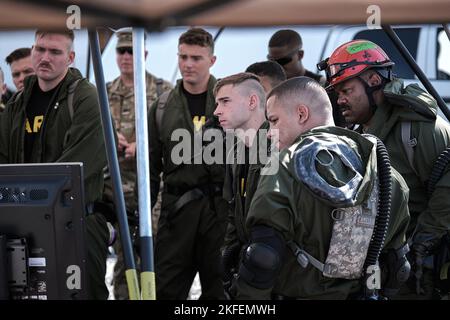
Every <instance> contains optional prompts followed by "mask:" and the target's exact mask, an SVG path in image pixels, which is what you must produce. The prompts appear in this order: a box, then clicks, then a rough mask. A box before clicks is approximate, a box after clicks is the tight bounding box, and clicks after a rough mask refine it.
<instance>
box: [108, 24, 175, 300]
mask: <svg viewBox="0 0 450 320" xmlns="http://www.w3.org/2000/svg"><path fill="white" fill-rule="evenodd" d="M116 36H117V45H116V62H117V66H118V67H119V70H120V76H119V77H117V78H116V79H115V80H114V81H112V82H110V83H108V84H107V90H108V99H109V105H110V108H111V114H112V117H113V119H114V124H115V127H116V130H117V136H118V140H119V141H118V146H117V151H118V159H119V165H120V174H121V178H122V188H123V192H124V197H125V204H126V208H127V212H128V213H129V214H131V215H133V216H134V214H133V213H134V212H136V210H137V204H138V199H137V197H136V196H135V195H136V194H137V193H135V190H134V188H135V182H136V170H137V168H136V132H135V107H134V78H133V77H134V74H133V39H132V29H131V28H122V29H119V30H117V31H116ZM147 53H148V52H147V51H145V57H146V58H147ZM145 82H146V88H147V107H148V108H150V106H151V105H152V103H153V102H154V101H155V100H156V99H157V98H158V97H159V96H160V95H161V94H162V93H163V92H164V91H167V90H169V89H171V88H172V86H171V84H170V83H169V82H167V81H163V80H162V79H158V78H156V77H155V76H154V75H152V74H150V73H149V72H146V73H145ZM104 200H105V201H106V202H108V203H113V193H112V182H111V179H110V178H109V177H108V178H107V179H106V180H105V192H104ZM133 228H137V225H136V226H133ZM133 233H135V232H134V231H133ZM115 243H116V244H115V250H116V253H117V255H118V261H117V263H116V267H115V272H114V294H115V298H116V299H128V289H127V284H126V281H125V275H124V272H125V266H124V264H123V255H122V248H121V244H120V241H116V242H115Z"/></svg>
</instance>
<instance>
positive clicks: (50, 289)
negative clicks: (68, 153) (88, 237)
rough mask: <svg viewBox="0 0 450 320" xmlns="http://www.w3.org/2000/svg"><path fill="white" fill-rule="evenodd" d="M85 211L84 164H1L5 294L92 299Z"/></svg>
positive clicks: (0, 264)
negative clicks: (88, 275)
mask: <svg viewBox="0 0 450 320" xmlns="http://www.w3.org/2000/svg"><path fill="white" fill-rule="evenodd" d="M85 212H86V210H85V206H84V188H83V166H82V164H81V163H57V164H56V163H52V164H16V165H0V277H1V278H2V279H3V280H0V295H3V296H2V298H3V299H5V298H6V299H33V300H34V299H37V300H47V299H69V300H71V299H87V278H88V277H87V274H86V256H87V254H86V244H85ZM1 248H3V249H1ZM2 269H3V272H2V271H1V270H2ZM5 270H6V271H5ZM1 292H3V294H1Z"/></svg>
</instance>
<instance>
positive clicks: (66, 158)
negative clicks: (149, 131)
mask: <svg viewBox="0 0 450 320" xmlns="http://www.w3.org/2000/svg"><path fill="white" fill-rule="evenodd" d="M81 78H82V76H81V73H80V72H79V71H78V70H77V69H74V68H69V70H68V72H67V75H66V76H65V78H64V79H63V80H62V83H61V84H60V86H61V87H60V89H59V92H58V95H57V97H56V99H55V100H54V101H53V102H52V103H53V104H54V107H49V108H48V111H47V113H46V115H45V117H44V120H43V124H42V127H41V130H40V133H39V138H36V139H35V143H34V146H33V150H34V153H33V154H32V158H31V160H30V162H33V163H49V162H82V163H83V173H84V189H85V202H86V204H89V203H92V202H95V201H97V200H100V199H101V197H102V192H103V168H104V167H105V166H106V165H107V162H106V149H105V145H104V138H103V131H102V125H101V120H100V109H99V106H98V98H97V91H96V89H95V87H94V86H93V85H92V84H90V83H89V81H88V80H86V79H82V80H81V81H80V82H79V83H78V85H77V87H76V89H75V92H74V97H73V110H74V114H73V118H71V116H70V113H69V108H68V105H67V96H68V88H69V86H70V84H72V83H73V82H75V81H76V80H78V79H81ZM34 85H37V77H36V76H35V75H33V76H30V77H27V79H26V80H25V86H24V89H23V92H22V93H21V94H20V96H18V94H16V95H15V96H14V97H12V98H11V99H10V101H9V102H8V106H7V108H6V109H5V111H4V112H3V113H2V114H1V117H0V119H1V120H0V123H1V125H0V163H23V162H24V153H25V150H24V148H25V147H24V139H25V138H24V137H25V122H26V114H25V110H26V107H27V105H28V102H29V99H30V96H31V93H32V90H33V86H34ZM86 232H87V238H86V242H87V251H88V252H87V254H88V259H87V270H88V273H89V286H90V292H89V293H90V298H92V299H107V298H108V290H107V288H106V285H105V273H106V255H107V250H108V239H109V231H108V228H107V226H106V219H105V217H104V216H103V215H102V214H99V213H95V214H90V215H88V216H87V218H86Z"/></svg>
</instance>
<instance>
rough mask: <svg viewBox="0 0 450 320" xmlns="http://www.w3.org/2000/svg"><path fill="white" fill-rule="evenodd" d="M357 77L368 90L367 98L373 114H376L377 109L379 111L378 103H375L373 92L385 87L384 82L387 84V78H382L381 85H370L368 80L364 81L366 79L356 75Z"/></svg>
mask: <svg viewBox="0 0 450 320" xmlns="http://www.w3.org/2000/svg"><path fill="white" fill-rule="evenodd" d="M356 79H358V80H359V81H360V82H361V83H362V85H363V86H364V89H365V91H366V95H367V98H368V99H369V106H370V110H371V112H372V115H374V114H375V111H377V104H376V103H375V99H374V98H373V93H374V92H375V91H378V90H381V89H383V87H384V84H385V80H384V79H382V80H381V83H380V84H379V85H376V86H373V87H371V86H369V84H368V83H367V82H366V81H364V79H362V78H361V77H356Z"/></svg>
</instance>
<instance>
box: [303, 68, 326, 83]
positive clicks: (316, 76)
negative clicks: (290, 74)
mask: <svg viewBox="0 0 450 320" xmlns="http://www.w3.org/2000/svg"><path fill="white" fill-rule="evenodd" d="M305 77H308V78H311V79H314V80H316V81H317V82H320V78H321V77H322V76H321V75H320V74H317V73H314V72H311V71H309V70H305Z"/></svg>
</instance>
